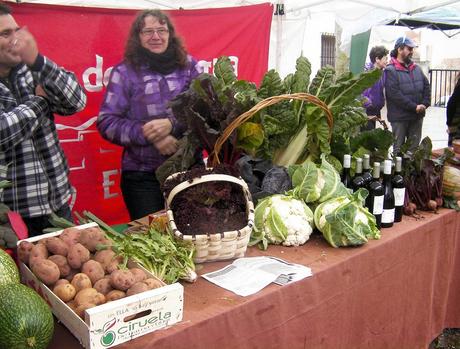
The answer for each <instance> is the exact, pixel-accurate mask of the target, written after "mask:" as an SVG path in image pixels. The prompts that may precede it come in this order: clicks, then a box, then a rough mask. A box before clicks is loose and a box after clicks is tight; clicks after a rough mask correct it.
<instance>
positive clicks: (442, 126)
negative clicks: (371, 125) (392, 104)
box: [382, 107, 447, 149]
mask: <svg viewBox="0 0 460 349" xmlns="http://www.w3.org/2000/svg"><path fill="white" fill-rule="evenodd" d="M382 117H383V118H386V109H385V108H384V109H383V110H382ZM388 126H389V127H391V125H390V123H388ZM426 136H428V137H430V138H431V141H432V143H433V149H439V148H444V147H447V132H446V108H440V107H429V108H428V109H427V113H426V116H425V119H424V121H423V130H422V139H423V138H424V137H426Z"/></svg>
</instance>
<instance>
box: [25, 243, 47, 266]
mask: <svg viewBox="0 0 460 349" xmlns="http://www.w3.org/2000/svg"><path fill="white" fill-rule="evenodd" d="M46 258H48V250H47V248H46V246H45V244H42V243H38V244H35V245H34V246H33V247H32V249H31V250H30V255H29V266H30V267H31V268H32V265H33V264H34V263H35V262H36V261H39V260H41V259H46Z"/></svg>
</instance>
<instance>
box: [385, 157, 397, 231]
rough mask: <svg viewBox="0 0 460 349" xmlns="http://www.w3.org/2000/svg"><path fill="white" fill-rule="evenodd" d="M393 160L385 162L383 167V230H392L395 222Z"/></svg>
mask: <svg viewBox="0 0 460 349" xmlns="http://www.w3.org/2000/svg"><path fill="white" fill-rule="evenodd" d="M391 165H392V162H391V160H385V163H384V166H383V183H382V184H383V189H384V194H383V213H382V228H390V227H392V226H393V223H394V221H395V195H394V194H393V186H392V185H391Z"/></svg>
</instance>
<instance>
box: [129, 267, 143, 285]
mask: <svg viewBox="0 0 460 349" xmlns="http://www.w3.org/2000/svg"><path fill="white" fill-rule="evenodd" d="M129 271H130V272H131V273H133V275H134V280H135V281H136V282H139V281H143V280H145V279H147V274H146V273H145V271H143V270H142V269H141V268H130V269H129Z"/></svg>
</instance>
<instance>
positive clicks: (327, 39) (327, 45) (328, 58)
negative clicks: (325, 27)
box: [321, 34, 335, 68]
mask: <svg viewBox="0 0 460 349" xmlns="http://www.w3.org/2000/svg"><path fill="white" fill-rule="evenodd" d="M326 65H330V66H333V67H335V35H334V34H321V68H322V67H324V66H326Z"/></svg>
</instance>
